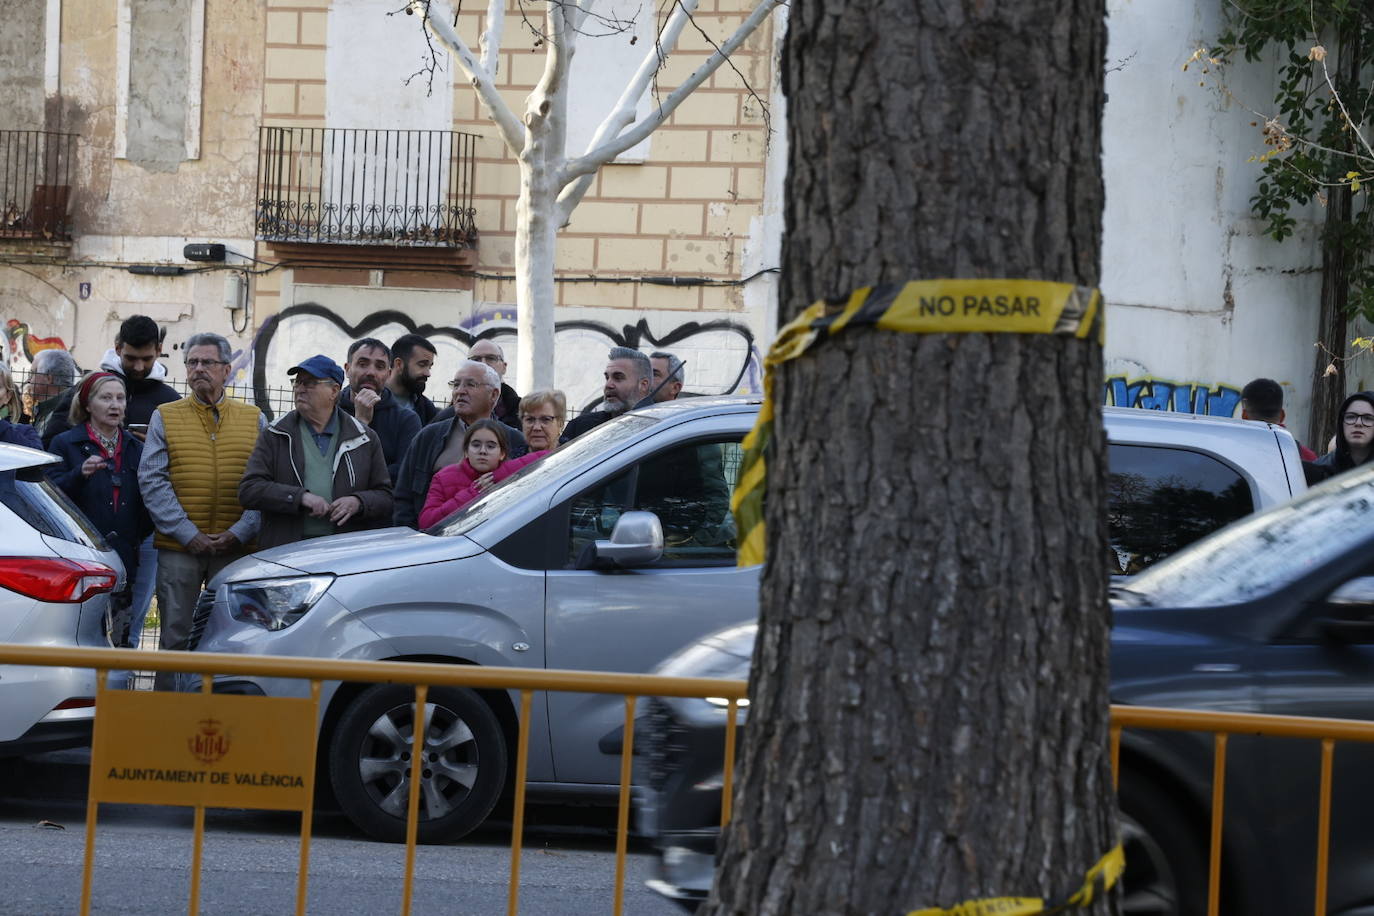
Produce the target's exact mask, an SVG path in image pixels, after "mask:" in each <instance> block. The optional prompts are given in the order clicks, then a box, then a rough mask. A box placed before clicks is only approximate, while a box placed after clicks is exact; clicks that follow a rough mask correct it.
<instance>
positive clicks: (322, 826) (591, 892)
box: [0, 755, 681, 916]
mask: <svg viewBox="0 0 1374 916" xmlns="http://www.w3.org/2000/svg"><path fill="white" fill-rule="evenodd" d="M75 763H76V765H73V761H72V760H71V759H70V758H68V759H65V760H64V759H62V758H61V756H60V755H59V757H58V760H57V761H56V762H48V761H46V760H44V761H40V762H39V763H37V764H35V763H33V762H32V761H28V762H25V763H23V764H21V765H19V766H15V765H12V764H5V763H3V762H0V862H2V863H4V865H3V867H2V868H0V901H3V902H2V903H0V909H3V912H4V913H6V914H15V916H27V914H49V913H74V912H77V911H78V907H79V905H80V900H81V875H82V863H83V854H84V846H85V819H86V807H85V802H84V800H83V797H82V796H83V793H82V792H81V785H80V777H81V773H82V771H83V768H82V767H80V765H79V758H78V759H77V760H76V762H75ZM98 818H99V819H98V831H97V835H96V852H95V876H94V892H93V901H92V912H95V913H141V914H152V913H158V914H161V913H185V912H186V902H187V899H188V896H187V895H188V893H189V890H190V867H191V846H192V830H191V826H192V814H191V810H190V809H187V808H168V807H153V806H141V805H102V806H101V808H100V813H99V816H98ZM44 823H46V824H51V825H53V826H41V824H44ZM206 827H207V830H206V835H205V851H204V856H203V865H202V871H201V911H202V912H204V913H213V914H216V916H220V914H264V913H289V912H294V910H295V893H296V875H297V863H298V857H299V850H300V839H299V831H300V821H299V817H298V816H297V815H295V814H289V813H281V812H260V811H239V810H212V811H210V812H208V813H207V817H206ZM613 828H614V812H613V811H609V810H596V809H554V808H542V807H541V808H535V809H532V810H531V812H530V814H529V817H528V825H527V829H526V833H525V852H524V854H523V856H522V858H521V888H520V912H521V913H523V914H579V913H596V914H605V913H609V912H611V897H612V888H613V884H614V877H615V856H614V852H615V839H614V835H613ZM509 839H510V831H509V825H508V824H504V825H502V824H496V825H494V826H489V827H485V828H483V829H482V830H480V831H478V832H477V833H476V834H474V835H473V836H472V837H470V838H468V839H467V840H465V841H464V842H463V843H462V844H459V845H453V846H430V847H425V846H421V847H418V848H417V854H416V862H415V891H414V895H415V896H414V901H413V904H412V909H411V912H412V913H415V914H429V913H446V914H451V913H463V914H467V913H473V914H504V913H505V912H506V903H507V901H506V894H507V882H508V880H509V874H510V871H509V869H510V849H509V846H508V843H509ZM310 856H311V859H310V883H309V897H308V905H307V906H308V912H310V913H350V914H351V913H372V912H381V913H396V912H399V911H400V906H401V898H402V875H403V873H404V867H405V847H404V846H396V845H390V844H385V843H377V842H373V841H371V840H367V839H365V838H363V837H362V835H361V834H359V833H358V832H357V831H356V830H355V829H354V828H353V827H352V825H351V824H349V823H348V821H347V820H346V819H344V818H343V817H342V816H341V815H338V814H332V813H322V814H317V815H316V818H315V825H314V830H313V840H312V843H311V853H310ZM651 864H652V863H651V858H650V856H649V855H648V852H647V850H646V849H645V848H644V847H642V846H640V845H638V844H632V848H631V856H630V857H629V859H628V862H627V876H626V882H625V912H626V913H630V914H648V916H669V914H679V913H681V911H680V910H679V909H678V908H677V907H675V906H674V905H672V904H670V903H668V902H667V901H665V900H663V899H662V898H660V897H658V896H657V895H656V894H654V893H653V892H651V891H649V890H648V889H646V888H645V887H644V884H643V882H644V879H645V878H646V877H648V876H649V874H650V869H651Z"/></svg>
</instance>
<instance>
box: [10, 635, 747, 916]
mask: <svg viewBox="0 0 1374 916" xmlns="http://www.w3.org/2000/svg"><path fill="white" fill-rule="evenodd" d="M0 664H14V665H59V666H70V667H77V668H93V669H96V671H97V672H98V677H97V687H96V691H97V693H96V710H97V716H96V719H97V726H96V727H97V728H99V727H100V726H99V709H100V702H101V697H103V696H108V695H109V694H111V693H120V694H125V693H126V692H125V691H106V690H105V675H106V672H108V671H111V670H121V669H138V670H153V671H175V672H181V673H186V674H198V675H200V677H201V690H202V692H204V693H206V694H209V693H210V691H211V688H212V686H213V683H212V678H211V675H213V674H239V675H258V676H265V677H282V678H297V679H301V680H309V681H310V692H311V697H312V698H313V699H312V702H313V709H314V711H315V719H316V721H318V720H319V698H320V682H321V681H325V680H337V681H351V682H371V683H385V684H413V685H415V719H414V721H415V722H416V723H423V722H424V721H425V716H424V709H425V702H426V698H427V696H428V691H429V688H430V687H437V686H453V687H483V688H495V689H503V690H518V691H519V692H520V722H519V741H518V750H517V752H516V763H515V774H514V782H515V802H514V811H513V815H512V824H511V864H510V891H509V903H508V912H509V913H510V916H515V914H516V912H517V911H518V909H519V882H520V853H521V848H522V835H523V832H524V823H525V773H526V769H527V765H528V762H529V723H530V718H531V716H530V712H531V706H532V702H533V696H534V691H536V690H563V691H571V692H576V693H608V694H621V695H623V696H624V697H625V737H624V741H623V742H622V747H621V755H620V802H619V804H620V808H619V812H618V817H617V830H616V857H615V891H614V894H615V896H614V901H613V911H614V912H615V914H616V916H619V914H620V913H621V912H622V911H623V907H624V890H625V856H626V851H627V846H628V835H629V813H630V795H629V793H630V773H631V759H632V755H633V753H634V714H635V698H636V697H640V696H671V697H723V698H725V699H727V700H728V701H729V709H728V720H727V721H728V722H729V725H730V728H729V729H728V731H727V741H726V748H725V759H724V766H725V779H726V784H725V785H726V792H727V799H726V801H725V802H724V804H723V809H724V815H723V820H722V823H724V821H725V820H728V818H729V801H728V793H729V791H730V785H731V783H730V778H731V775H732V773H733V771H734V762H735V760H734V756H735V755H734V751H735V742H734V728H733V726H734V723H735V717H736V711H737V708H738V705H739V701H740V700H741V699H743V698H744V696H745V688H746V686H747V685H746V683H745V682H744V681H734V680H719V679H715V678H673V677H661V676H657V675H648V674H607V673H602V672H592V671H558V670H552V671H550V670H543V669H528V668H489V667H478V666H473V665H448V664H435V663H432V662H376V661H338V660H333V659H318V658H296V657H271V658H268V657H260V656H250V655H230V654H222V653H212V652H156V653H149V652H143V651H140V650H137V649H60V648H51V647H47V646H19V645H7V644H3V643H0ZM148 696H152V695H148ZM163 696H166V694H164V695H163ZM413 740H414V748H413V750H412V753H411V778H410V795H409V799H408V807H407V818H406V859H405V876H404V881H403V885H402V900H401V912H402V914H408V913H409V912H410V907H411V900H412V891H413V886H414V871H415V845H416V839H417V832H418V826H419V796H420V783H421V780H420V770H421V760H422V759H423V757H424V754H423V749H424V744H423V742H424V728H423V727H416V728H415V729H414V735H413ZM98 747H99V743H98V742H97V744H96V748H97V749H96V750H95V751H93V756H92V766H91V769H92V773H93V774H94V773H96V772H98V771H99V767H98V763H99V761H98V760H97V759H96V757H95V754H98V753H99V750H98ZM312 757H313V755H312ZM314 771H315V767H314V761H313V759H312V760H311V761H310V766H309V769H308V772H309V777H308V781H309V784H310V785H309V790H308V791H309V792H310V794H311V796H313V788H314V787H313V778H314ZM98 804H99V799H98V797H97V796H96V795H95V793H94V792H92V793H90V795H89V796H88V798H87V808H86V831H87V832H86V856H85V858H86V861H85V871H84V875H83V883H82V897H81V912H82V914H83V916H84V914H87V913H89V912H90V904H91V891H92V886H91V885H92V878H91V876H92V865H93V859H94V850H95V824H96V812H97V806H98ZM301 811H302V814H301V853H300V874H299V876H298V880H297V890H296V912H297V914H303V913H304V912H305V903H306V886H307V872H308V868H309V861H310V828H311V805H310V804H309V803H308V802H307V803H306V804H305V805H304V807H303V808H302V809H301ZM194 830H195V837H194V845H193V847H192V861H191V891H190V901H189V912H190V913H191V914H192V916H195V914H196V913H198V912H199V892H200V855H201V848H202V843H203V837H204V832H205V807H204V806H203V805H197V806H196V807H195V827H194Z"/></svg>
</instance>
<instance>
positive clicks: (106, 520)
mask: <svg viewBox="0 0 1374 916" xmlns="http://www.w3.org/2000/svg"><path fill="white" fill-rule="evenodd" d="M124 410H125V391H124V380H123V379H122V378H120V377H119V376H118V375H115V374H114V373H113V372H93V373H91V374H90V375H88V376H86V378H85V379H83V380H82V382H81V384H80V385H78V386H77V389H76V395H75V397H73V398H72V407H71V411H70V413H69V417H70V419H71V424H72V425H71V429H68V430H67V431H66V432H64V433H60V434H58V436H57V437H56V438H54V439H53V440H52V443H51V444H50V445H49V447H48V450H49V451H51V452H52V453H53V454H54V455H56V456H57V457H59V458H61V459H62V463H61V464H55V465H52V466H51V469H50V471H49V475H50V476H51V478H52V481H53V483H55V484H56V485H57V486H59V487H61V488H62V490H63V492H65V493H66V494H67V495H68V496H70V497H71V498H72V502H74V503H76V505H77V506H78V507H79V508H80V509H81V511H82V512H84V513H86V517H87V518H89V519H90V520H91V523H92V524H93V525H95V527H96V529H97V530H99V531H100V532H101V533H102V534H103V535H104V536H105V540H106V541H108V542H109V544H110V546H111V547H112V548H113V549H114V550H115V552H116V553H118V554H119V559H120V560H122V561H123V562H124V571H125V583H126V588H125V590H124V593H122V595H121V596H119V597H118V598H117V599H116V600H114V601H112V606H111V616H112V619H113V624H112V626H111V629H110V642H112V643H113V644H114V645H116V646H122V645H124V644H125V643H126V639H127V635H128V625H129V614H128V605H129V601H128V597H129V596H128V583H131V582H133V579H134V575H135V574H136V573H137V572H138V545H139V542H140V541H142V540H143V539H144V538H145V537H146V536H147V535H149V534H150V533H152V530H153V522H152V519H151V518H149V516H148V510H147V509H145V508H144V507H143V497H142V496H141V495H140V493H139V489H138V462H139V459H140V458H142V456H143V445H142V443H140V442H139V441H138V440H137V439H135V438H134V437H133V436H130V435H129V434H128V432H126V431H125V430H124V429H122V428H121V424H122V423H123V422H124Z"/></svg>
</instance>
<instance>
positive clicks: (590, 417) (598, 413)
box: [558, 347, 654, 442]
mask: <svg viewBox="0 0 1374 916" xmlns="http://www.w3.org/2000/svg"><path fill="white" fill-rule="evenodd" d="M607 356H608V358H609V359H610V362H608V363H606V371H605V373H604V374H605V377H606V386H605V388H604V389H603V391H602V400H603V401H604V403H605V404H606V409H605V410H594V411H590V412H588V413H584V414H581V415H580V416H578V417H576V418H575V419H573V421H572V422H571V423H569V424H568V425H567V426H566V427H565V428H564V429H563V435H562V436H561V437H560V438H559V440H558V441H559V442H569V441H571V440H573V439H576V438H577V437H578V436H580V435H582V434H583V433H585V432H586V431H587V430H589V429H592V428H593V427H596V426H600V425H601V424H602V423H605V422H606V421H607V420H610V419H612V418H614V417H618V416H620V415H621V414H623V413H624V412H625V411H627V410H629V409H630V408H631V407H649V406H650V405H652V404H653V403H654V402H653V398H651V397H650V396H649V391H650V390H651V388H652V385H651V382H652V381H653V377H654V370H653V366H652V365H651V364H650V362H649V357H647V356H645V355H644V354H643V353H641V352H640V351H638V350H635V349H631V348H630V347H611V352H610V353H609V354H607Z"/></svg>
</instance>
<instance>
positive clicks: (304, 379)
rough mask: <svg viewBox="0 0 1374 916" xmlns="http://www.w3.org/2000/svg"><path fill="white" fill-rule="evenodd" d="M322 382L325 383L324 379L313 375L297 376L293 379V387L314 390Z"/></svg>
mask: <svg viewBox="0 0 1374 916" xmlns="http://www.w3.org/2000/svg"><path fill="white" fill-rule="evenodd" d="M322 381H324V379H322V378H315V377H314V376H313V375H296V376H292V378H291V387H292V388H305V389H310V388H314V387H315V386H316V385H318V384H319V383H320V382H322Z"/></svg>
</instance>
